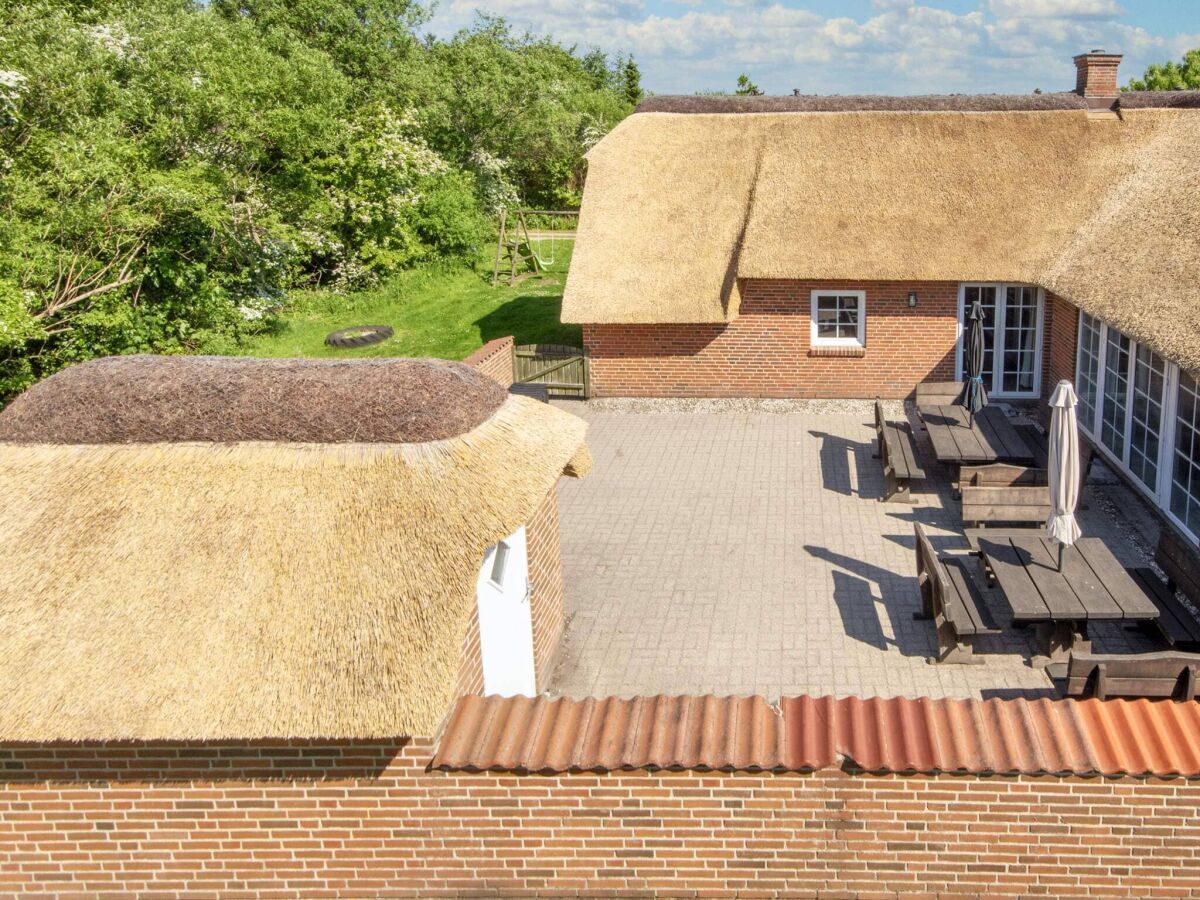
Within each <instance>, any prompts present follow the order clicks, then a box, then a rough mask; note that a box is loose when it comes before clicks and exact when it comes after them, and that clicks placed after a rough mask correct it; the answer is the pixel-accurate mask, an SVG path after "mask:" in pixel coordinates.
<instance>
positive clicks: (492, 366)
mask: <svg viewBox="0 0 1200 900" xmlns="http://www.w3.org/2000/svg"><path fill="white" fill-rule="evenodd" d="M512 354H513V339H512V338H511V337H502V338H496V339H495V340H494V341H488V342H487V343H486V344H484V345H483V346H482V347H480V348H479V349H478V350H476V351H475V352H474V353H472V354H471V355H470V356H468V357H467V358H466V359H464V360H463V362H464V363H466V364H467V365H468V366H473V367H474V368H476V369H478V370H479V371H480V372H482V373H483V374H484V375H487V376H488V377H489V378H493V379H495V380H496V381H498V382H499V383H500V385H501V386H502V387H504V388H505V389H507V388H508V386H509V385H511V384H512V383H513V363H512Z"/></svg>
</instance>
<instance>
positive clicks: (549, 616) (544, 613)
mask: <svg viewBox="0 0 1200 900" xmlns="http://www.w3.org/2000/svg"><path fill="white" fill-rule="evenodd" d="M525 543H526V547H527V550H528V554H529V580H530V581H531V582H532V583H533V590H532V592H531V594H530V597H529V606H530V616H531V618H532V619H533V667H534V668H533V671H534V677H535V678H536V680H537V687H538V690H542V689H544V687H545V685H546V683H547V681H548V680H549V678H550V673H551V670H552V668H553V666H554V661H555V657H556V656H557V654H558V643H559V639H560V638H561V637H562V633H563V625H564V623H565V619H564V614H563V574H562V549H561V545H560V543H559V524H558V489H557V487H556V488H554V489H553V490H551V491H550V493H549V494H547V495H546V496H545V498H544V499H543V500H542V502H541V503H540V504H539V505H538V508H537V510H535V511H534V514H533V517H532V518H531V519H530V520H529V523H528V524H527V525H526V526H525ZM483 692H484V686H483V653H482V650H481V648H480V645H479V606H478V604H476V605H474V606H473V608H472V610H471V623H470V625H468V626H467V633H466V636H465V637H464V638H463V646H462V651H461V654H460V656H459V668H458V685H457V687H456V688H455V694H456V696H463V695H465V694H482V693H483Z"/></svg>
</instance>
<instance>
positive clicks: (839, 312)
mask: <svg viewBox="0 0 1200 900" xmlns="http://www.w3.org/2000/svg"><path fill="white" fill-rule="evenodd" d="M811 316H812V346H814V347H865V346H866V344H867V339H866V338H867V292H866V291H829V290H826V291H813V292H812V312H811Z"/></svg>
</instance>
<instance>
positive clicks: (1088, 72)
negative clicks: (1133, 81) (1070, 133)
mask: <svg viewBox="0 0 1200 900" xmlns="http://www.w3.org/2000/svg"><path fill="white" fill-rule="evenodd" d="M1120 64H1121V54H1120V53H1107V52H1105V51H1104V50H1103V49H1099V48H1097V49H1095V50H1092V51H1091V52H1090V53H1080V54H1079V55H1078V56H1076V57H1075V93H1077V94H1079V95H1080V96H1082V97H1084V98H1085V99H1087V101H1088V107H1089V108H1090V109H1111V108H1112V106H1113V104H1114V102H1115V101H1116V99H1117V98H1118V97H1120V96H1121V88H1120V87H1119V86H1118V84H1117V67H1118V66H1119V65H1120Z"/></svg>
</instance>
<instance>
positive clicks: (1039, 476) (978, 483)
mask: <svg viewBox="0 0 1200 900" xmlns="http://www.w3.org/2000/svg"><path fill="white" fill-rule="evenodd" d="M958 481H959V484H962V485H968V484H969V485H972V486H974V487H1012V486H1014V485H1041V484H1045V483H1046V470H1045V469H1036V468H1033V467H1032V466H1014V465H1012V464H1010V463H993V464H991V465H988V466H962V467H960V468H959V470H958Z"/></svg>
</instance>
